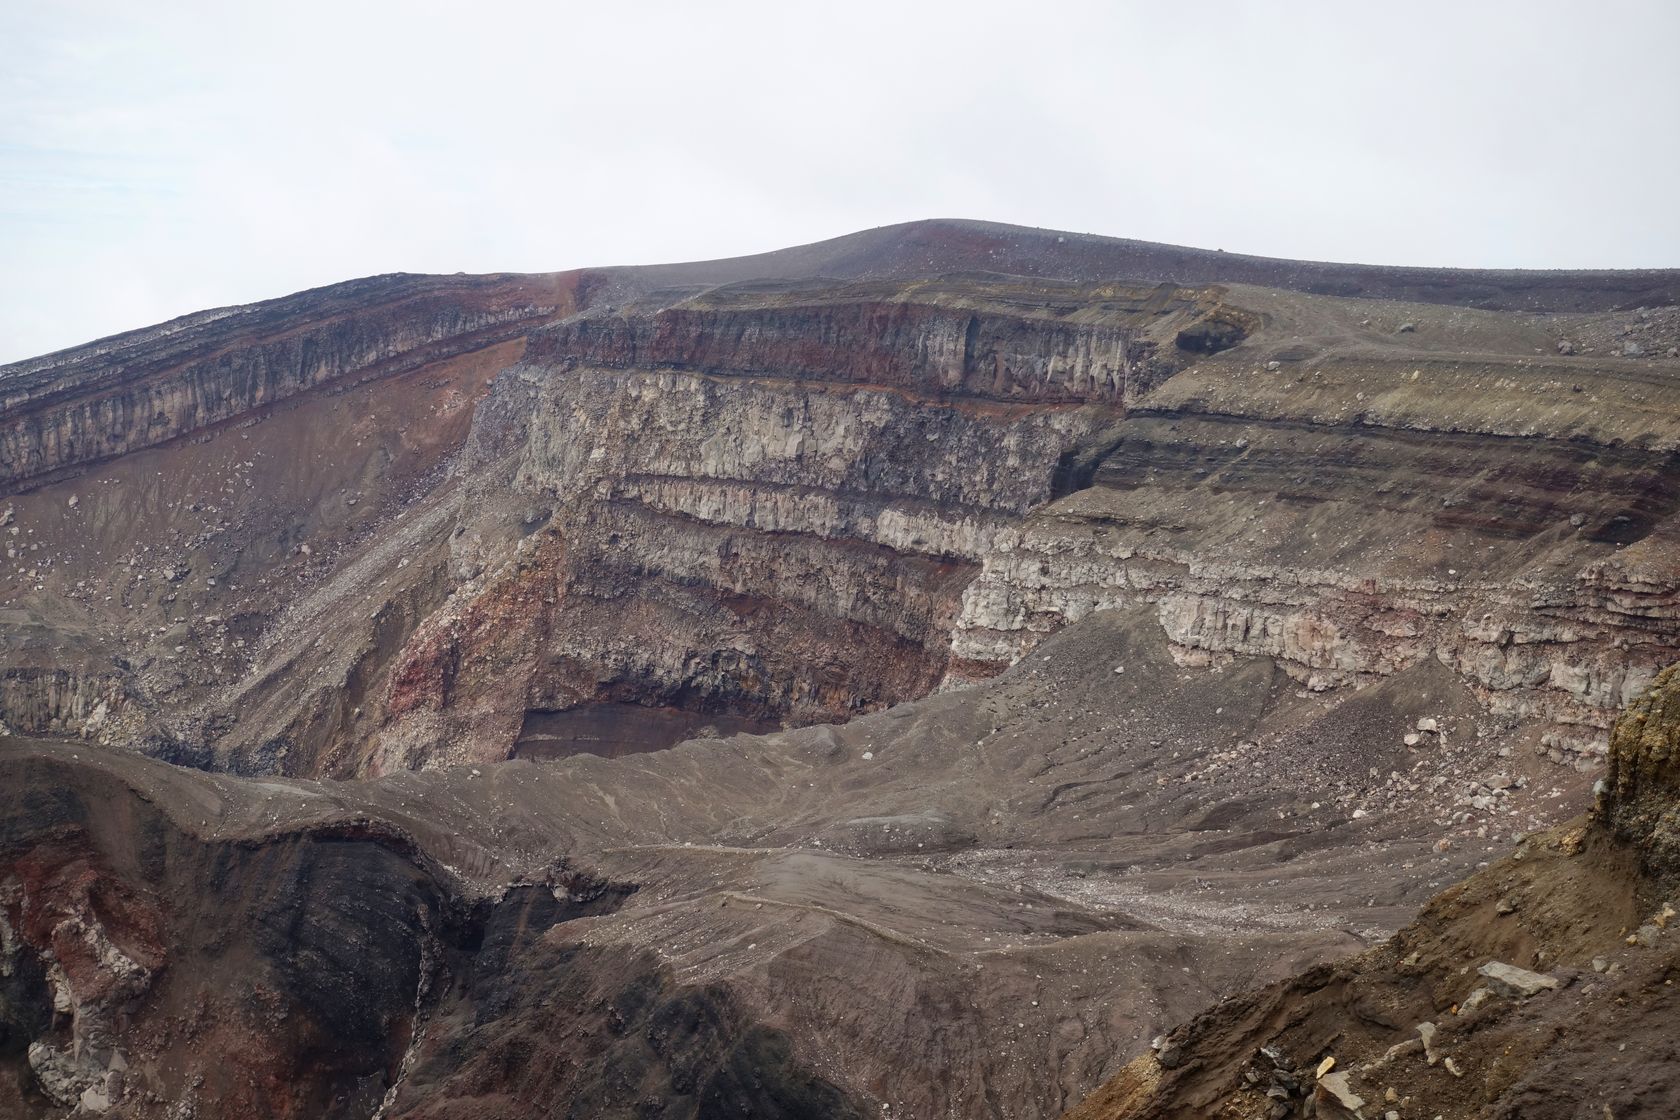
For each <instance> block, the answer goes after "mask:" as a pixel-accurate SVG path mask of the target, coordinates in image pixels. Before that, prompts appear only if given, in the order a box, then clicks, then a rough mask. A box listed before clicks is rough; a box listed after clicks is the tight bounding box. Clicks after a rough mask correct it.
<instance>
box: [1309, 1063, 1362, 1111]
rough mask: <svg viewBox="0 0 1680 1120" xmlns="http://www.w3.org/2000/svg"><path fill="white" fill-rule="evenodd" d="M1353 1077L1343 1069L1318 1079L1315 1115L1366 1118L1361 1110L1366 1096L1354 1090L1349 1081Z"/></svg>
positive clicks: (1315, 1094) (1314, 1095)
mask: <svg viewBox="0 0 1680 1120" xmlns="http://www.w3.org/2000/svg"><path fill="white" fill-rule="evenodd" d="M1351 1077H1352V1074H1350V1073H1349V1072H1348V1071H1346V1070H1342V1071H1341V1072H1339V1073H1330V1074H1326V1075H1325V1076H1323V1077H1321V1078H1319V1079H1318V1087H1317V1089H1316V1090H1315V1091H1314V1093H1313V1103H1314V1105H1315V1106H1316V1111H1315V1113H1314V1114H1315V1115H1317V1116H1323V1117H1326V1118H1331V1117H1334V1118H1338V1120H1340V1118H1343V1117H1346V1118H1348V1120H1364V1115H1363V1113H1361V1111H1360V1110H1361V1109H1363V1108H1364V1107H1365V1098H1364V1097H1362V1096H1360V1095H1359V1094H1358V1093H1356V1092H1354V1091H1353V1086H1352V1085H1351V1084H1350V1083H1349V1079H1350V1078H1351Z"/></svg>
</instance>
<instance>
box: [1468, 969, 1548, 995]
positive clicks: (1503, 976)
mask: <svg viewBox="0 0 1680 1120" xmlns="http://www.w3.org/2000/svg"><path fill="white" fill-rule="evenodd" d="M1476 971H1477V972H1478V973H1480V974H1481V975H1482V976H1485V977H1486V978H1487V981H1488V983H1489V984H1490V985H1491V986H1492V987H1493V989H1494V991H1496V992H1499V993H1500V994H1502V995H1507V996H1511V997H1513V998H1515V999H1527V998H1528V997H1529V996H1532V995H1536V994H1538V993H1540V992H1544V991H1548V990H1555V989H1556V988H1557V986H1558V979H1557V977H1555V976H1548V975H1546V974H1545V973H1543V972H1530V971H1529V970H1528V969H1526V968H1518V967H1517V966H1516V965H1512V964H1505V963H1504V962H1502V961H1489V962H1488V963H1486V964H1484V965H1483V966H1482V967H1481V968H1478V969H1477V970H1476Z"/></svg>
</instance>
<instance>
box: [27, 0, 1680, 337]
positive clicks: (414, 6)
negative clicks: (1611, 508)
mask: <svg viewBox="0 0 1680 1120" xmlns="http://www.w3.org/2000/svg"><path fill="white" fill-rule="evenodd" d="M1677 45H1680V3H1677V2H1676V0H1648V2H1639V0H1579V2H1576V3H1552V2H1536V0H1520V2H1516V0H1513V2H1510V3H1500V2H1489V0H1453V2H1451V3H1418V2H1408V3H1384V4H1376V3H1356V2H1353V3H1350V2H1347V0H1335V2H1327V3H1305V2H1301V3H1291V2H1289V0H1272V2H1268V3H1260V2H1254V3H1243V2H1238V0H1228V2H1225V0H1201V2H1199V3H1196V4H1185V3H1178V2H1175V0H1153V2H1151V3H1130V2H1125V3H1121V2H1116V3H1108V4H1087V3H1056V2H1053V0H1035V2H1024V0H1022V2H1016V3H1010V4H991V3H984V2H977V0H967V2H963V3H953V4H943V3H937V4H936V3H916V2H914V0H897V2H894V3H872V2H863V0H843V2H833V0H831V2H829V3H824V4H801V3H797V2H794V0H783V2H781V3H755V4H745V3H719V2H715V0H714V2H708V0H690V2H687V3H671V4H664V3H633V2H628V0H617V2H614V0H608V2H605V3H603V2H601V0H594V2H592V3H590V4H587V5H584V4H569V3H563V2H546V3H544V2H528V3H513V2H496V0H472V2H469V0H460V2H457V3H449V4H443V3H430V2H426V0H404V2H402V3H388V4H387V3H371V2H367V3H358V2H356V0H330V2H316V0H287V2H285V3H276V2H267V3H264V2H260V0H252V2H250V3H231V2H228V0H215V2H212V3H196V2H186V0H150V2H146V3H136V2H134V0H121V2H94V0H50V2H49V0H0V56H3V57H4V65H3V67H0V361H7V360H12V359H16V358H22V357H26V356H29V355H32V354H36V353H42V352H45V351H48V350H52V349H56V348H59V347H63V346H68V345H71V344H74V343H78V342H82V341H86V340H89V339H92V338H94V337H97V336H100V335H105V334H110V333H112V332H114V331H118V330H124V329H128V328H131V327H137V326H143V325H145V324H148V323H151V322H156V321H159V320H162V319H166V318H169V317H172V316H174V315H178V314H182V313H185V312H187V311H192V310H196V309H199V308H202V307H208V306H216V305H220V304H226V303H237V302H245V301H249V300H254V299H261V298H265V297H268V296H275V295H281V294H284V293H286V292H289V291H294V290H296V289H299V288H304V287H310V286H313V285H316V284H323V283H328V282H331V281H334V280H341V279H346V278H349V277H352V276H360V275H367V274H370V273H378V272H392V271H399V270H401V271H414V272H456V271H468V272H481V271H496V270H520V271H527V270H529V271H537V270H549V269H560V268H569V267H575V266H581V265H595V264H620V263H639V262H651V261H670V260H685V259H695V258H704V257H716V256H729V255H735V254H739V253H748V252H756V251H759V250H764V249H771V248H777V247H780V246H783V245H790V244H797V243H800V242H804V241H812V240H817V239H819V238H823V237H829V236H833V235H836V234H840V233H846V232H849V231H852V230H856V229H861V228H866V227H870V226H877V225H884V224H887V223H890V222H898V221H905V220H909V219H913V218H921V217H970V218H986V219H991V220H995V221H1004V222H1017V223H1022V224H1027V225H1037V226H1048V227H1054V228H1061V229H1070V230H1077V231H1081V232H1090V233H1104V234H1112V235H1116V236H1122V237H1137V238H1145V239H1149V240H1156V241H1169V242H1177V243H1182V244H1190V245H1198V246H1203V247H1208V248H1224V249H1227V250H1230V251H1243V252H1250V253H1262V254H1268V255H1274V256H1291V257H1308V258H1318V259H1333V260H1357V261H1369V262H1378V263H1403V264H1443V265H1489V266H1532V267H1633V266H1680V204H1677V202H1676V198H1677V195H1680V55H1677V54H1676V49H1677Z"/></svg>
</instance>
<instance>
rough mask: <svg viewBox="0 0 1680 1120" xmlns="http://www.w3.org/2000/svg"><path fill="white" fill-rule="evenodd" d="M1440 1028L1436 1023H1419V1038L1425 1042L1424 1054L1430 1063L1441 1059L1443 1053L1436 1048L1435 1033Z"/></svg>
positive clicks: (1432, 1063)
mask: <svg viewBox="0 0 1680 1120" xmlns="http://www.w3.org/2000/svg"><path fill="white" fill-rule="evenodd" d="M1438 1030H1439V1029H1438V1028H1437V1027H1436V1026H1435V1024H1434V1023H1427V1022H1425V1023H1419V1024H1418V1025H1417V1035H1418V1040H1419V1041H1420V1042H1422V1043H1423V1056H1424V1060H1426V1061H1427V1062H1428V1063H1429V1064H1430V1065H1434V1064H1435V1063H1436V1062H1438V1061H1440V1060H1441V1054H1440V1052H1439V1051H1437V1050H1436V1049H1435V1035H1436V1034H1437V1033H1438Z"/></svg>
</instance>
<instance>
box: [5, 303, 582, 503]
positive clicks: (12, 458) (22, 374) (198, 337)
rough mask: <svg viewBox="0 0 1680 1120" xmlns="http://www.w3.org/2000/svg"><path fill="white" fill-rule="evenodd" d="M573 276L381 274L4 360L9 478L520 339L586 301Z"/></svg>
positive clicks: (11, 483)
mask: <svg viewBox="0 0 1680 1120" xmlns="http://www.w3.org/2000/svg"><path fill="white" fill-rule="evenodd" d="M566 279H567V278H563V277H557V276H529V277H527V276H477V277H460V278H452V277H441V276H383V277H373V278H370V279H367V280H355V281H351V282H349V283H345V284H338V285H334V286H332V287H330V288H322V289H317V290H315V291H310V292H300V293H298V294H297V295H294V296H287V297H285V298H283V299H277V300H270V301H268V302H266V303H259V304H252V305H250V306H247V307H234V308H223V309H219V310H216V311H205V312H200V313H198V314H196V315H189V316H186V317H184V318H181V319H176V320H174V321H172V322H169V323H165V324H163V325H161V326H157V327H150V328H147V329H145V330H141V331H133V332H130V333H128V334H123V335H116V336H114V337H112V338H108V339H103V340H101V341H99V342H95V343H90V344H88V345H86V346H81V347H76V348H74V349H71V350H64V351H60V352H58V353H56V354H49V355H46V356H45V357H41V358H34V359H30V360H28V361H24V362H18V363H14V364H12V365H9V366H4V367H0V486H3V487H5V488H7V489H12V488H15V487H16V486H17V485H18V484H19V483H22V482H27V481H29V480H32V479H38V478H40V477H41V476H48V475H51V474H53V473H54V472H58V471H62V470H64V469H66V468H71V467H75V466H78V465H80V464H83V463H87V462H91V461H95V460H98V459H103V458H107V457H109V456H112V455H118V454H122V453H123V452H127V451H133V450H136V449H137V448H142V447H150V446H153V445H155V444H159V443H162V442H164V441H166V440H169V439H173V438H175V437H176V436H179V435H182V434H184V433H187V432H192V431H194V430H196V429H198V428H202V427H204V426H206V425H209V424H214V423H216V422H218V421H222V420H226V419H228V418H230V417H233V416H238V415H240V414H242V413H245V412H249V411H251V410H252V409H256V408H260V407H262V406H264V405H268V404H272V403H274V402H276V401H279V400H283V399H285V398H287V397H289V396H292V395H293V394H296V393H299V392H303V391H305V390H307V389H310V388H312V387H314V386H317V385H321V384H324V383H327V382H331V381H334V380H337V379H340V378H345V377H356V376H361V377H367V376H389V375H390V374H392V373H395V372H401V371H402V370H405V369H412V368H414V367H416V366H419V365H423V364H425V363H427V362H431V361H437V360H440V359H443V358H447V357H451V356H453V355H456V354H460V353H464V352H467V351H470V350H476V349H481V348H483V347H485V346H489V345H493V344H494V343H497V342H501V341H505V340H507V339H511V338H517V337H519V336H520V335H522V334H524V333H525V332H526V331H527V330H529V329H530V328H531V327H532V326H533V325H534V324H536V323H538V322H541V321H543V320H544V319H547V318H550V317H552V316H553V315H554V314H555V313H556V312H557V311H569V310H571V309H572V307H573V305H574V295H573V293H572V291H571V290H570V285H568V284H567V283H566Z"/></svg>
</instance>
